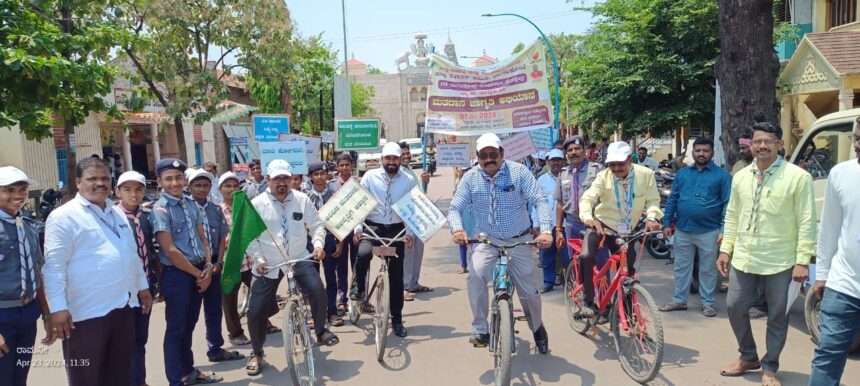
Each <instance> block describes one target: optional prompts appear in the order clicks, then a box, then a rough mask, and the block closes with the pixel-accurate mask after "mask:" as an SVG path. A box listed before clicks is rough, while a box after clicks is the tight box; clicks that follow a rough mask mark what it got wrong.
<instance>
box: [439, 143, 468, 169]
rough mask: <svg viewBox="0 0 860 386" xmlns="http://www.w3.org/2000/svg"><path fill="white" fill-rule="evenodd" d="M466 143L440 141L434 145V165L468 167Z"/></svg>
mask: <svg viewBox="0 0 860 386" xmlns="http://www.w3.org/2000/svg"><path fill="white" fill-rule="evenodd" d="M471 165H472V164H471V163H470V162H469V144H468V143H440V144H438V145H436V166H439V167H446V166H452V167H455V168H462V167H469V166H471Z"/></svg>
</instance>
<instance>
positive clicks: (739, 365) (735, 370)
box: [720, 359, 761, 377]
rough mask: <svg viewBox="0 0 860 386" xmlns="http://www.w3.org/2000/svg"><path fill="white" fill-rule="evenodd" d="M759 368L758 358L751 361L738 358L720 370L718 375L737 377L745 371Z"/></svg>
mask: <svg viewBox="0 0 860 386" xmlns="http://www.w3.org/2000/svg"><path fill="white" fill-rule="evenodd" d="M760 368H761V362H760V361H759V360H758V359H756V360H754V361H752V362H747V361H744V360H740V359H738V360H737V361H734V362H732V363H731V364H730V365H728V366H726V367H724V368H723V369H722V370H720V375H722V376H724V377H739V376H741V375H744V374H746V372H747V371H750V370H758V369H760Z"/></svg>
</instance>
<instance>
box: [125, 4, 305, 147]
mask: <svg viewBox="0 0 860 386" xmlns="http://www.w3.org/2000/svg"><path fill="white" fill-rule="evenodd" d="M112 14H113V15H114V17H115V21H116V22H117V23H118V24H119V25H121V26H123V27H125V28H126V29H127V30H128V31H129V33H130V38H129V39H126V40H125V41H124V42H123V44H122V52H123V53H124V54H125V56H127V57H128V58H129V59H130V60H131V61H132V63H133V64H134V66H135V68H136V69H137V76H139V77H140V79H141V80H142V81H143V83H144V84H145V85H146V89H147V91H148V94H149V96H151V97H153V98H155V99H157V100H158V101H159V102H160V103H161V104H162V105H163V106H164V107H165V109H166V111H167V112H168V113H169V114H170V115H171V117H172V118H173V122H174V127H175V130H176V136H177V142H178V145H179V151H180V153H181V155H182V158H184V159H186V160H188V154H187V148H186V145H185V134H184V127H183V123H182V120H183V118H185V117H191V118H194V121H195V122H196V123H203V122H205V121H206V120H208V119H209V118H210V117H211V116H212V115H214V114H215V112H216V107H217V105H218V103H220V102H221V101H222V100H224V99H225V98H226V96H227V89H226V86H224V84H223V83H222V80H223V79H224V77H225V76H228V75H230V73H231V70H232V69H234V68H236V67H241V66H243V63H244V62H246V61H247V63H249V64H250V63H253V64H260V65H263V62H262V61H257V59H256V58H258V55H260V53H261V52H262V53H269V54H272V56H273V57H274V58H278V56H277V54H276V49H275V48H274V47H276V46H280V47H279V49H281V50H283V49H284V48H285V47H284V45H283V43H284V42H285V41H288V40H284V38H285V37H286V38H287V39H288V38H289V36H290V31H291V28H292V27H291V25H290V22H289V20H290V18H289V11H288V10H287V7H286V5H285V4H284V3H283V2H282V1H277V0H255V1H240V0H203V1H197V2H185V1H181V2H176V1H169V0H124V1H120V2H119V4H118V5H117V6H116V7H115V8H114V10H113V13H112ZM217 49H220V51H219V52H218V53H217V54H215V55H214V56H212V57H210V53H212V52H215V51H216V50H217ZM228 55H235V56H236V59H237V63H236V64H227V63H226V62H225V59H227V57H228ZM210 59H214V60H210Z"/></svg>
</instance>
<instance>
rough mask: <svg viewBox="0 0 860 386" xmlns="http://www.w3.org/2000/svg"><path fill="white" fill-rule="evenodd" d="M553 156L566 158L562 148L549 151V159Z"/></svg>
mask: <svg viewBox="0 0 860 386" xmlns="http://www.w3.org/2000/svg"><path fill="white" fill-rule="evenodd" d="M553 158H564V154H563V153H562V152H561V150H558V149H552V150H550V151H549V154H547V159H553Z"/></svg>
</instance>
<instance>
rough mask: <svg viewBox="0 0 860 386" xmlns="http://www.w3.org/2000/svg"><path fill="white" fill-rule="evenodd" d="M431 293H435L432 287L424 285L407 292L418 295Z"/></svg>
mask: <svg viewBox="0 0 860 386" xmlns="http://www.w3.org/2000/svg"><path fill="white" fill-rule="evenodd" d="M430 291H433V289H432V288H430V287H425V286H423V285H419V286H418V288H416V289H413V290H408V291H406V292H411V293H418V292H430Z"/></svg>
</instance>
